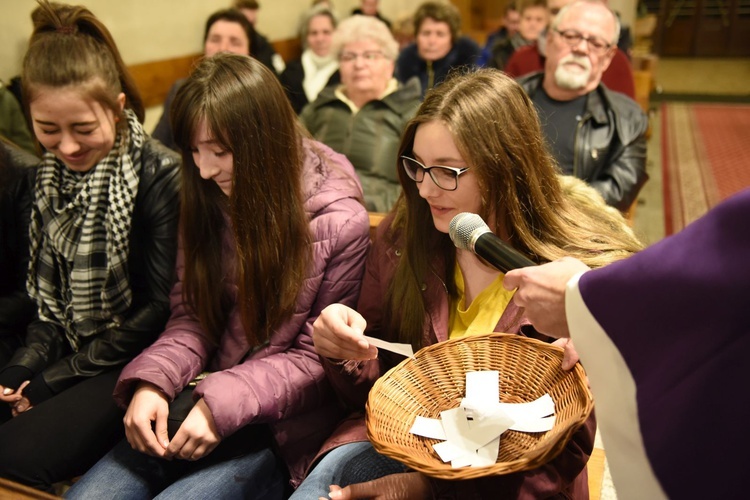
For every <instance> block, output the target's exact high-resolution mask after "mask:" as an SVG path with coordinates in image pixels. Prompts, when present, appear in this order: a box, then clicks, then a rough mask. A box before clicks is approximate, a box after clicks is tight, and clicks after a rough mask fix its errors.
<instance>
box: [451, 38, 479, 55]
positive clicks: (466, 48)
mask: <svg viewBox="0 0 750 500" xmlns="http://www.w3.org/2000/svg"><path fill="white" fill-rule="evenodd" d="M453 48H454V49H456V50H457V51H458V52H459V54H466V55H478V54H479V53H480V52H481V51H482V48H481V47H480V46H479V44H478V43H477V42H475V41H474V40H473V39H471V38H469V37H468V36H466V35H462V36H459V37H458V38H456V41H455V42H454V44H453Z"/></svg>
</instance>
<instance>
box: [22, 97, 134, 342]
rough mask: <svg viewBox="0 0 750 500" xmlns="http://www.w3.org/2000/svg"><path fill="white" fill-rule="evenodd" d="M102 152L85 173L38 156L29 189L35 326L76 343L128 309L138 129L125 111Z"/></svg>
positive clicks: (114, 322) (112, 322)
mask: <svg viewBox="0 0 750 500" xmlns="http://www.w3.org/2000/svg"><path fill="white" fill-rule="evenodd" d="M125 116H126V119H127V125H128V127H127V129H126V130H122V131H119V132H118V133H117V137H116V138H115V143H114V146H113V147H112V149H111V150H110V152H109V153H108V154H107V156H105V157H104V158H103V159H102V160H101V161H100V162H99V163H98V164H96V165H94V167H93V168H91V169H90V170H89V171H87V172H83V173H78V172H73V171H71V170H69V169H68V168H66V167H65V165H64V164H63V163H62V162H61V161H60V160H58V159H57V158H56V157H55V156H54V155H53V154H51V153H46V154H45V155H44V157H43V160H42V164H41V166H40V168H39V170H38V172H37V177H36V184H35V186H34V195H35V200H36V202H35V205H34V207H33V209H32V217H31V224H30V228H29V237H30V240H31V246H30V253H31V255H30V262H29V275H28V280H27V283H26V287H27V289H28V292H29V294H30V295H31V297H32V298H33V299H34V300H35V301H36V303H37V306H38V308H39V315H40V317H41V318H42V319H44V320H46V321H49V322H52V323H55V324H58V325H61V326H62V327H63V328H64V329H65V335H66V337H67V339H68V341H69V342H70V345H71V347H72V348H73V349H74V350H76V351H77V350H78V348H79V346H80V338H81V337H89V336H92V335H95V334H97V333H100V332H102V331H103V330H105V329H107V328H111V327H113V326H116V325H119V324H120V322H121V321H122V317H121V315H122V314H123V313H125V312H126V311H127V310H128V308H129V307H130V304H131V302H132V292H131V289H130V279H129V276H130V273H129V270H128V253H129V250H130V228H131V223H132V217H133V208H134V206H135V198H136V195H137V193H138V181H139V173H140V167H141V149H142V146H143V142H144V132H143V127H142V126H141V124H140V123H139V122H138V120H137V118H136V116H135V114H134V113H133V112H132V111H130V110H126V111H125Z"/></svg>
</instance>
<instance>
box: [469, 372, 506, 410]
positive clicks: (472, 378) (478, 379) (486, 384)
mask: <svg viewBox="0 0 750 500" xmlns="http://www.w3.org/2000/svg"><path fill="white" fill-rule="evenodd" d="M499 376H500V373H499V372H497V371H495V370H486V371H481V372H466V399H468V400H469V401H472V402H474V403H477V404H482V403H485V402H487V401H490V402H493V403H497V402H498V401H500V388H499V385H498V378H499Z"/></svg>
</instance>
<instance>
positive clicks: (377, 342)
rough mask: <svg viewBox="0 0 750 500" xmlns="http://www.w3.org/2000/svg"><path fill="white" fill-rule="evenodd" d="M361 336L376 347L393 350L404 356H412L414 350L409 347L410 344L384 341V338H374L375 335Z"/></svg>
mask: <svg viewBox="0 0 750 500" xmlns="http://www.w3.org/2000/svg"><path fill="white" fill-rule="evenodd" d="M363 337H364V338H365V340H366V341H367V342H369V343H370V345H374V346H375V347H377V348H378V349H385V350H386V351H391V352H395V353H396V354H400V355H402V356H406V357H407V358H413V357H414V350H413V349H412V348H411V345H410V344H396V343H393V342H386V341H385V340H381V339H376V338H375V337H368V336H367V335H363Z"/></svg>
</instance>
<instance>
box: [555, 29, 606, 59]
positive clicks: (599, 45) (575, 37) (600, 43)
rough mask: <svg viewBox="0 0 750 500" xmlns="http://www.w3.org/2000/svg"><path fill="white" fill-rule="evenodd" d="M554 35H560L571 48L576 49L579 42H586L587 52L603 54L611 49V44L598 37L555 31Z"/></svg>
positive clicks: (571, 31) (578, 32) (570, 31)
mask: <svg viewBox="0 0 750 500" xmlns="http://www.w3.org/2000/svg"><path fill="white" fill-rule="evenodd" d="M555 33H557V34H558V35H560V36H561V37H562V38H563V40H565V42H566V43H567V44H568V45H570V46H571V47H578V44H579V43H581V40H586V43H587V44H588V46H589V50H590V51H591V52H594V53H596V54H603V53H605V52H607V51H608V50H609V48H610V47H612V44H611V43H607V42H606V41H604V40H602V39H601V38H599V37H598V36H585V35H584V34H583V33H581V32H580V31H576V30H558V29H556V30H555Z"/></svg>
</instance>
